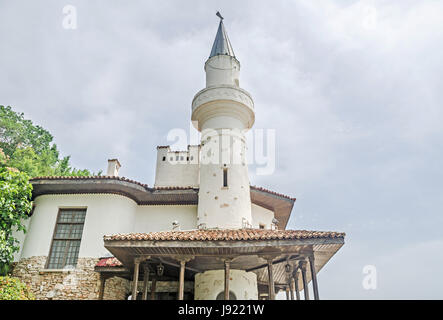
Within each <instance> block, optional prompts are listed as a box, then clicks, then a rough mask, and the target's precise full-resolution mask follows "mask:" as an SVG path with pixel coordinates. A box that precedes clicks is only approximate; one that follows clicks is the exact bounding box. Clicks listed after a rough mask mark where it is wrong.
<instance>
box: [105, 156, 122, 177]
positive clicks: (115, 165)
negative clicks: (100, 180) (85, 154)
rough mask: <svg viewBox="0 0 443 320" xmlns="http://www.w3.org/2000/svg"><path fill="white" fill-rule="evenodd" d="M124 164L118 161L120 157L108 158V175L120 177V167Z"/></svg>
mask: <svg viewBox="0 0 443 320" xmlns="http://www.w3.org/2000/svg"><path fill="white" fill-rule="evenodd" d="M121 166H122V165H121V164H120V162H118V159H109V160H108V174H107V175H108V176H110V177H118V169H120V167H121Z"/></svg>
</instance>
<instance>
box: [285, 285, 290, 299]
mask: <svg viewBox="0 0 443 320" xmlns="http://www.w3.org/2000/svg"><path fill="white" fill-rule="evenodd" d="M285 289H286V300H289V290H290V289H289V284H287V285H286V288H285Z"/></svg>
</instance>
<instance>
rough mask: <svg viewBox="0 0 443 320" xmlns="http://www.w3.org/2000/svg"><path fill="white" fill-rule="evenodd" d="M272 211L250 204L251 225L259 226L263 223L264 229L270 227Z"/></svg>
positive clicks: (272, 216) (272, 217)
mask: <svg viewBox="0 0 443 320" xmlns="http://www.w3.org/2000/svg"><path fill="white" fill-rule="evenodd" d="M272 219H274V212H273V211H271V210H268V209H266V208H263V207H260V206H258V205H256V204H252V227H253V228H257V229H258V228H259V227H260V224H264V226H265V229H271V224H272Z"/></svg>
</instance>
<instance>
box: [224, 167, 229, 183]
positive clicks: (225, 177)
mask: <svg viewBox="0 0 443 320" xmlns="http://www.w3.org/2000/svg"><path fill="white" fill-rule="evenodd" d="M227 186H228V169H226V168H224V169H223V187H227Z"/></svg>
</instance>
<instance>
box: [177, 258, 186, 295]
mask: <svg viewBox="0 0 443 320" xmlns="http://www.w3.org/2000/svg"><path fill="white" fill-rule="evenodd" d="M185 265H186V261H185V260H180V278H179V285H178V300H183V297H184V292H185Z"/></svg>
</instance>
